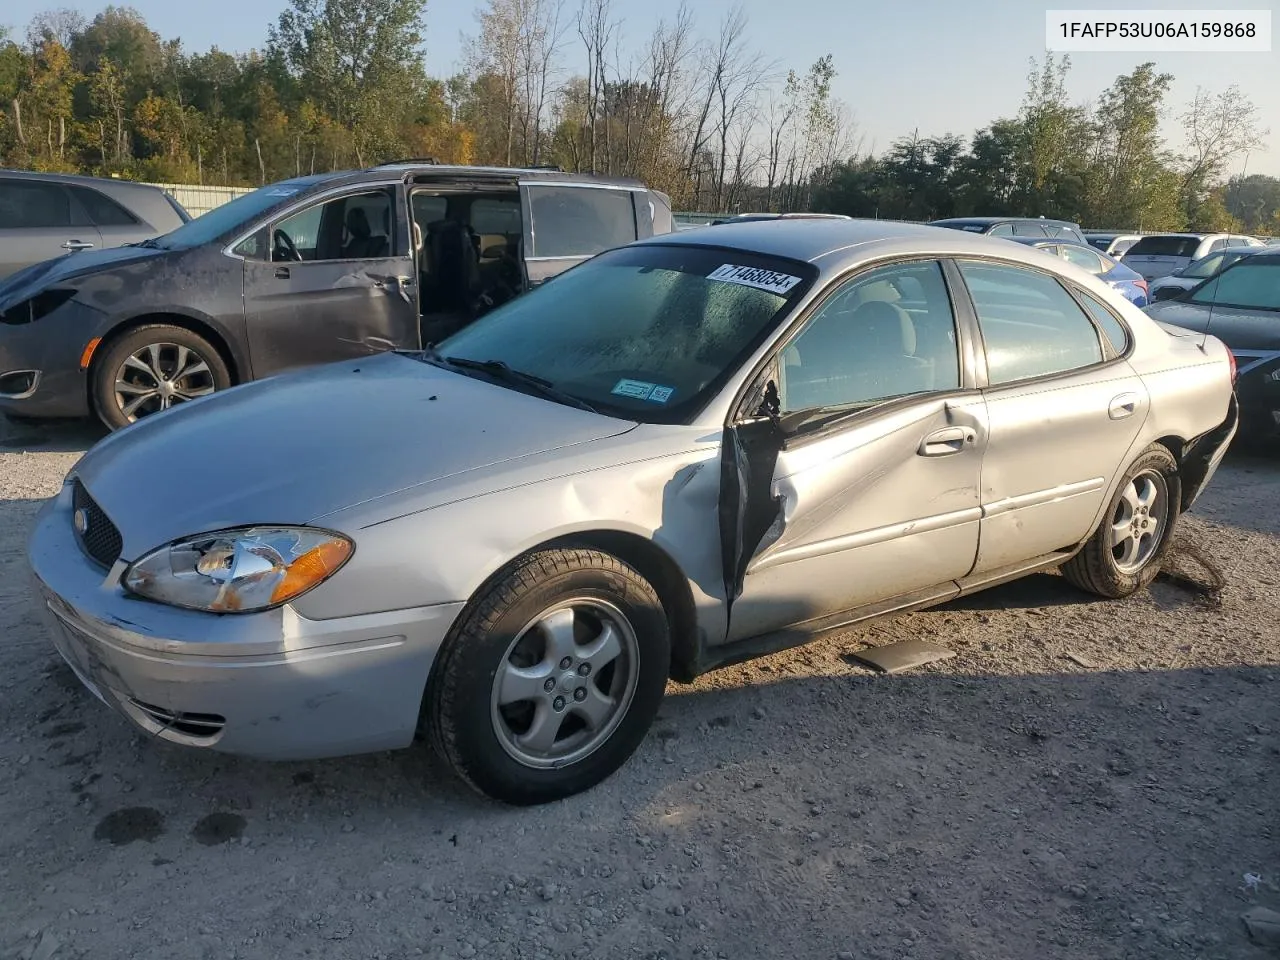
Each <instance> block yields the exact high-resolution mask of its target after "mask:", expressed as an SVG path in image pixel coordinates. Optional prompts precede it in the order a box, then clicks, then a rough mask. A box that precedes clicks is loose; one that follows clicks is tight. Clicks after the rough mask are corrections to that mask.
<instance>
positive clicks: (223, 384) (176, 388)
mask: <svg viewBox="0 0 1280 960" xmlns="http://www.w3.org/2000/svg"><path fill="white" fill-rule="evenodd" d="M229 386H231V374H230V372H229V371H228V370H227V365H226V364H225V363H224V362H223V360H222V357H221V356H220V355H219V353H218V351H217V350H216V349H215V348H214V346H213V344H211V343H209V341H208V340H205V339H204V338H203V337H201V336H198V335H197V334H194V333H192V332H191V331H190V330H184V329H183V328H182V327H174V326H169V325H168V324H148V325H146V326H142V327H138V328H137V329H136V330H130V331H129V332H128V333H126V334H125V335H124V336H122V337H120V338H119V339H118V340H115V341H113V342H111V343H110V344H109V345H108V346H107V348H106V350H105V352H104V353H103V354H102V356H101V357H100V358H99V359H98V360H97V362H96V363H95V364H94V374H93V400H94V406H95V407H96V408H97V411H98V416H99V417H101V418H102V421H103V423H105V424H106V425H107V426H108V427H110V428H111V429H113V430H118V429H119V428H120V427H127V426H128V425H129V424H131V423H134V422H135V421H137V420H140V419H142V418H143V417H145V416H149V415H150V414H153V413H159V412H160V411H162V410H168V409H169V408H170V407H171V406H174V405H175V404H179V403H184V402H186V401H188V400H195V399H197V398H199V397H204V396H208V395H209V394H211V393H213V392H214V391H216V390H225V389H226V388H227V387H229Z"/></svg>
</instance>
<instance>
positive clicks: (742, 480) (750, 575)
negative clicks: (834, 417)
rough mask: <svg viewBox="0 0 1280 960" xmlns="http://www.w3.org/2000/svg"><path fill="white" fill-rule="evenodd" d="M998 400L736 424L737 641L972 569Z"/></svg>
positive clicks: (727, 524) (730, 442) (729, 455)
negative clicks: (791, 431)
mask: <svg viewBox="0 0 1280 960" xmlns="http://www.w3.org/2000/svg"><path fill="white" fill-rule="evenodd" d="M986 441H987V415H986V406H985V403H984V401H983V399H982V397H981V396H980V395H979V394H977V393H976V392H974V393H971V394H970V393H965V394H958V395H957V394H953V395H951V396H949V397H946V398H943V397H939V396H937V395H933V396H924V397H921V398H920V399H919V400H915V401H907V402H899V403H895V404H893V405H891V406H890V407H886V409H885V410H884V411H883V412H880V413H877V412H875V411H870V412H868V413H867V414H865V415H864V416H862V417H859V418H857V419H856V421H854V422H852V423H850V424H849V425H847V426H845V427H843V428H840V429H828V430H827V431H826V432H824V433H822V434H820V435H817V436H813V437H808V438H802V437H792V438H790V439H785V438H783V437H782V436H781V435H780V434H779V433H778V432H777V428H776V427H775V426H774V425H773V424H772V423H770V422H769V421H767V420H766V421H754V422H750V423H747V424H743V425H740V426H736V427H732V428H730V429H729V430H728V431H727V435H726V443H725V453H724V458H725V459H724V464H725V466H724V470H725V491H726V500H727V501H729V502H730V503H731V504H732V506H731V507H730V506H726V508H725V514H724V516H722V527H721V529H722V533H723V537H724V540H725V547H726V557H732V562H730V561H729V560H726V575H727V576H726V579H727V580H728V581H729V583H728V585H729V589H730V596H734V595H735V594H736V597H735V599H733V601H732V606H731V610H730V626H729V639H730V640H740V639H744V638H747V637H752V636H757V635H759V634H763V633H768V632H770V631H773V630H777V629H780V628H782V627H785V626H788V625H791V624H795V623H802V622H804V621H806V620H811V619H814V618H819V617H825V616H829V615H831V614H835V613H839V612H840V611H843V610H848V609H851V608H854V607H858V606H861V605H863V604H867V603H874V602H876V601H880V600H885V599H888V598H891V597H896V596H899V595H903V594H908V593H912V592H914V591H917V590H921V589H925V588H928V587H932V586H934V585H937V584H942V583H946V582H947V581H951V580H955V579H958V578H960V577H963V576H965V575H966V574H967V573H968V572H969V570H970V569H971V568H972V567H973V564H974V560H975V558H976V556H977V551H978V529H979V521H980V519H981V515H982V508H981V499H980V492H979V488H980V479H981V468H982V457H983V452H984V450H985V448H986Z"/></svg>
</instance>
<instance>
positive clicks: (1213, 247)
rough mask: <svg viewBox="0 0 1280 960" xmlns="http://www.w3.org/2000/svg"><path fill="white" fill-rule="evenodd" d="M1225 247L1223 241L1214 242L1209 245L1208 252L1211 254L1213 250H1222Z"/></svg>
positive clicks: (1224, 241)
mask: <svg viewBox="0 0 1280 960" xmlns="http://www.w3.org/2000/svg"><path fill="white" fill-rule="evenodd" d="M1226 246H1227V241H1226V240H1225V239H1221V240H1215V241H1213V243H1211V244H1209V252H1210V253H1212V252H1213V251H1215V250H1224V249H1226Z"/></svg>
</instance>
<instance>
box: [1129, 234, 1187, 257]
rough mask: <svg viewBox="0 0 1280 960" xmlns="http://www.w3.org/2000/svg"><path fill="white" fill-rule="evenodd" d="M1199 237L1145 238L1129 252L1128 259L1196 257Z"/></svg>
mask: <svg viewBox="0 0 1280 960" xmlns="http://www.w3.org/2000/svg"><path fill="white" fill-rule="evenodd" d="M1199 246H1200V238H1199V237H1143V238H1142V239H1141V240H1139V241H1138V242H1137V243H1135V244H1134V245H1133V246H1132V247H1130V248H1129V249H1128V250H1127V251H1125V256H1127V257H1194V256H1195V255H1196V248H1197V247H1199Z"/></svg>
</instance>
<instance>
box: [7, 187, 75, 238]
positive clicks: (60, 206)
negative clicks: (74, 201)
mask: <svg viewBox="0 0 1280 960" xmlns="http://www.w3.org/2000/svg"><path fill="white" fill-rule="evenodd" d="M0 224H3V225H4V226H5V227H8V228H17V229H36V228H40V227H69V226H71V198H70V197H69V196H68V195H67V192H66V191H65V190H63V189H62V187H61V186H60V185H59V184H56V183H40V182H37V181H35V180H17V179H8V178H6V179H3V180H0Z"/></svg>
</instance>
